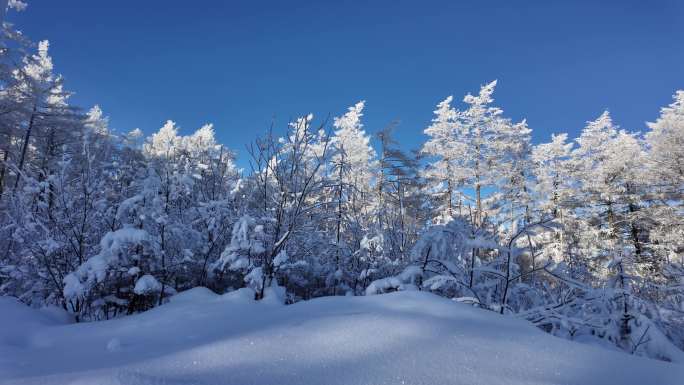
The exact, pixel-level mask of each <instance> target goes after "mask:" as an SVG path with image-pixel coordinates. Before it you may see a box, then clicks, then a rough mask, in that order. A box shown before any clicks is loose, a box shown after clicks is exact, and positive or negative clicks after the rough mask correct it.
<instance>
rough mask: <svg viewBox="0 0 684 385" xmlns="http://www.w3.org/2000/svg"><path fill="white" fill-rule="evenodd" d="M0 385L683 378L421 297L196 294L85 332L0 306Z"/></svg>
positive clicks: (584, 383) (50, 315)
mask: <svg viewBox="0 0 684 385" xmlns="http://www.w3.org/2000/svg"><path fill="white" fill-rule="evenodd" d="M0 383H2V384H35V385H38V384H41V385H42V384H72V385H81V384H83V385H86V384H97V385H100V384H101V385H109V384H112V385H114V384H116V385H120V384H131V385H138V384H139V385H161V384H207V385H209V384H240V385H248V384H269V385H271V384H278V385H283V384H298V385H303V384H345V385H351V384H430V385H438V384H487V385H494V384H581V385H590V384H602V385H603V384H620V385H627V384H649V385H656V384H672V385H681V384H683V383H684V366H681V365H678V364H672V363H666V362H660V361H655V360H649V359H645V358H639V357H634V356H630V355H627V354H624V353H620V352H613V351H609V350H605V349H602V348H598V347H593V346H588V345H584V344H580V343H574V342H570V341H565V340H562V339H559V338H555V337H552V336H550V335H547V334H545V333H543V332H541V331H539V330H537V329H535V328H534V327H532V326H530V325H528V324H526V323H525V322H523V321H519V320H514V319H511V318H509V317H504V316H500V315H498V314H494V313H492V312H487V311H483V310H478V309H475V308H471V307H469V306H467V305H464V304H459V303H455V302H453V301H450V300H447V299H444V298H440V297H437V296H434V295H431V294H427V293H422V292H400V293H393V294H385V295H379V296H370V297H328V298H320V299H316V300H312V301H307V302H301V303H298V304H295V305H291V306H282V305H277V304H273V303H268V302H259V303H256V302H254V301H252V300H251V299H250V294H249V293H248V292H246V291H237V292H233V293H230V294H227V295H223V296H219V295H215V294H213V293H211V292H210V291H209V290H207V289H203V288H196V289H193V290H190V291H188V292H185V293H182V294H179V295H178V296H176V297H174V298H173V299H172V301H171V302H170V303H169V304H166V305H164V306H161V307H158V308H156V309H153V310H151V311H148V312H146V313H143V314H138V315H134V316H130V317H124V318H120V319H116V320H112V321H105V322H94V323H83V324H70V323H68V319H66V318H65V317H64V316H63V315H62V314H61V313H60V312H58V311H46V310H42V311H37V310H33V309H29V308H27V307H25V306H24V305H22V304H19V303H18V302H16V301H14V300H12V299H10V298H0Z"/></svg>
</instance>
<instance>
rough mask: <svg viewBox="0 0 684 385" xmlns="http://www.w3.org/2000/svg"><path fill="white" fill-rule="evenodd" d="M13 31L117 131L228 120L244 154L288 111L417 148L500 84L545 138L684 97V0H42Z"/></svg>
mask: <svg viewBox="0 0 684 385" xmlns="http://www.w3.org/2000/svg"><path fill="white" fill-rule="evenodd" d="M8 20H9V21H11V22H14V23H15V24H16V26H17V28H18V29H20V30H22V31H23V32H24V33H25V34H26V35H28V36H29V37H30V38H31V39H33V40H34V41H37V40H41V39H48V40H50V42H51V54H52V56H53V58H54V62H55V66H56V69H57V72H60V73H61V74H63V75H64V77H65V78H66V85H67V88H68V89H70V90H72V91H74V92H75V93H76V95H75V96H74V98H73V101H74V102H75V103H76V104H78V105H81V106H83V107H90V106H92V105H93V104H100V105H101V107H102V108H103V110H104V111H105V113H106V114H107V115H109V116H110V119H111V120H110V121H111V126H112V127H113V128H114V129H116V130H118V131H128V130H130V129H133V128H136V127H139V128H141V129H142V130H143V131H144V132H145V133H151V132H153V131H155V130H157V129H158V128H159V127H161V126H162V124H163V122H164V121H165V120H167V119H172V120H174V121H176V122H177V123H178V124H179V125H180V126H181V127H182V130H181V132H182V133H189V132H191V131H193V130H194V129H196V128H199V127H200V126H201V125H202V124H203V123H206V122H212V123H214V125H215V128H216V132H217V136H218V138H219V140H220V141H221V142H222V143H224V144H226V145H228V146H229V147H231V148H233V149H235V150H237V151H238V152H239V153H241V155H242V156H241V157H242V159H241V162H240V163H241V164H244V163H243V162H244V161H245V151H244V148H245V147H244V146H245V144H246V143H247V142H248V141H250V140H252V139H254V137H255V136H256V135H257V134H258V133H261V132H263V131H265V130H266V129H267V128H268V126H269V125H270V122H271V121H272V119H273V118H274V117H275V120H276V124H277V127H280V128H281V129H282V128H284V127H285V124H286V123H287V121H288V120H289V119H290V118H292V117H294V116H298V115H303V114H306V113H308V112H313V113H314V115H315V116H317V117H318V118H325V117H326V116H327V115H328V114H330V115H332V116H336V115H340V114H342V113H343V112H344V111H345V110H346V108H347V107H348V106H349V105H352V104H353V103H355V102H357V101H358V100H362V99H364V100H366V103H367V104H366V115H365V120H364V122H365V126H366V129H367V131H369V132H376V131H377V130H378V129H380V128H382V127H383V126H384V125H386V124H388V123H389V122H391V121H393V120H395V119H398V120H400V125H399V126H398V129H397V136H398V138H399V139H400V140H401V141H402V143H403V145H404V146H405V147H406V148H411V147H418V146H420V144H421V143H422V142H423V141H424V140H425V137H424V135H423V133H422V130H423V129H424V128H425V127H426V126H427V125H428V124H429V121H430V119H431V118H432V111H433V110H434V107H435V105H436V104H437V103H438V102H439V101H440V100H442V99H444V98H445V97H446V96H448V95H451V94H453V95H454V96H455V99H456V100H459V101H460V100H461V99H462V97H463V95H465V94H466V93H468V92H473V93H474V92H477V91H478V90H479V86H480V85H481V84H484V83H486V82H488V81H491V80H493V79H498V80H499V85H498V87H497V91H496V92H495V94H494V97H495V99H496V104H497V105H498V106H500V107H501V108H503V110H504V112H505V114H506V115H507V116H509V117H511V118H513V119H515V120H519V119H521V118H527V120H528V123H529V125H530V127H531V128H532V129H533V130H534V134H533V140H534V141H535V142H540V141H546V140H548V138H549V137H550V134H551V133H554V132H563V131H564V132H568V133H569V134H570V135H571V137H574V136H576V135H577V134H578V132H579V130H580V129H581V128H582V127H583V125H584V122H585V121H587V120H590V119H594V118H596V117H597V116H598V115H599V114H600V113H601V112H602V110H603V109H606V108H607V109H609V110H610V111H611V113H612V114H613V118H614V120H615V121H616V122H617V123H618V124H619V125H620V126H621V127H623V128H626V129H629V130H633V131H643V130H644V128H645V125H644V122H645V121H650V120H654V119H655V118H656V117H657V114H658V110H659V108H660V107H661V106H663V105H666V104H669V103H670V101H671V95H672V94H673V93H674V91H675V90H676V89H682V88H684V1H682V0H672V1H665V0H663V1H658V0H654V1H636V0H634V1H632V0H622V1H564V2H561V1H549V0H547V1H505V0H503V1H378V0H374V1H366V2H361V1H355V2H354V1H334V2H333V1H322V0H319V1H262V0H257V1H215V0H193V1H187V0H185V1H174V0H164V1H152V0H150V1H140V0H136V1H134V0H117V1H93V0H61V1H54V0H30V1H29V7H28V9H27V10H26V11H25V12H22V13H16V12H12V13H11V14H10V15H9V16H8Z"/></svg>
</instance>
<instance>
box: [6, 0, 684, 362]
mask: <svg viewBox="0 0 684 385" xmlns="http://www.w3.org/2000/svg"><path fill="white" fill-rule="evenodd" d="M13 4H14V6H15V7H20V8H21V5H20V4H22V3H21V2H16V1H11V2H10V5H13ZM17 4H19V5H17ZM1 33H2V37H1V41H0V295H2V296H10V297H16V298H18V299H19V300H20V301H21V302H23V303H25V304H27V305H30V306H31V307H34V308H40V307H43V306H47V305H51V306H57V307H59V308H62V309H64V310H65V311H67V312H68V313H70V314H71V315H73V317H75V319H76V320H77V321H78V322H100V321H103V320H108V319H113V318H121V317H126V316H129V315H132V314H136V313H141V312H145V311H147V310H150V309H152V308H155V307H158V306H160V305H162V304H165V303H166V302H167V301H168V300H169V299H170V298H172V297H173V296H175V295H176V294H178V293H181V292H183V291H187V290H189V289H192V288H197V287H206V288H209V289H210V290H211V291H213V292H215V293H219V294H223V293H228V292H232V291H235V290H238V289H242V288H250V289H251V290H252V291H253V296H254V300H256V301H262V300H266V299H269V298H270V300H274V301H278V302H283V303H286V304H294V303H297V302H300V301H305V300H310V299H312V298H317V297H324V296H371V295H376V294H382V293H389V292H395V291H426V292H430V293H434V294H437V295H439V296H443V297H446V298H450V299H454V300H455V301H458V302H461V303H465V304H468V305H470V306H473V307H476V308H480V309H483V310H484V311H491V312H494V313H498V314H503V315H504V316H505V317H510V318H517V319H523V320H526V321H527V322H529V323H531V324H533V325H535V326H536V327H538V328H539V329H541V330H543V331H545V332H547V333H550V334H552V335H555V336H558V337H562V338H566V339H570V340H583V339H587V338H588V339H598V340H601V341H603V342H604V343H607V344H610V345H612V346H614V347H615V348H617V349H620V350H623V351H625V352H626V353H629V354H635V355H641V356H647V357H651V358H656V359H660V360H665V361H669V360H672V356H671V355H672V351H673V349H677V348H679V349H684V91H683V90H678V91H677V90H675V87H676V86H677V85H676V84H673V93H674V95H673V97H672V102H671V104H669V105H666V106H663V107H662V108H661V110H660V111H653V115H652V116H647V117H644V119H645V120H648V121H649V123H647V124H646V125H645V126H644V127H633V128H632V127H630V130H627V129H623V128H621V127H620V126H619V124H618V122H614V121H613V119H612V118H611V115H610V113H609V112H608V111H605V112H603V113H601V114H600V115H599V116H593V117H592V116H588V117H586V118H587V120H588V122H587V123H586V126H585V127H584V128H583V129H582V131H581V134H580V135H579V137H577V138H571V137H569V136H568V135H567V134H564V133H559V134H554V135H553V136H552V137H550V138H549V139H548V142H546V143H537V144H535V143H533V142H532V140H531V132H532V128H530V127H528V124H527V122H526V121H525V120H522V121H514V120H512V119H511V118H509V117H507V115H506V113H505V112H504V110H503V109H502V108H501V107H499V106H497V103H496V102H495V89H496V87H497V81H496V80H494V81H489V82H485V83H484V85H483V86H482V87H481V88H480V89H479V90H454V92H455V93H456V94H458V95H457V96H455V97H454V96H447V97H446V98H445V99H444V100H443V101H442V102H440V103H439V104H437V105H436V106H435V107H433V108H432V109H434V112H433V118H432V120H431V122H428V123H427V124H426V125H425V126H424V127H402V129H404V130H407V129H411V130H418V131H422V132H423V133H424V143H422V145H421V146H420V147H419V148H415V149H412V150H411V149H407V148H406V146H404V145H402V144H401V143H399V142H398V141H397V140H396V139H395V136H394V134H393V132H394V130H395V129H396V125H395V124H393V123H391V122H388V124H387V126H386V127H384V128H383V127H366V126H365V125H364V111H365V108H366V103H365V102H364V101H359V102H357V103H356V104H353V105H351V106H350V107H348V108H346V109H345V108H344V107H345V106H340V108H341V110H340V111H337V113H336V114H335V113H334V112H333V115H337V116H336V117H334V118H331V119H318V118H315V117H314V115H312V114H308V115H306V114H304V115H302V116H301V117H299V118H297V119H294V120H293V121H292V122H290V123H289V124H288V125H287V126H274V127H264V129H263V131H262V132H261V133H260V135H259V137H258V138H257V139H255V140H254V141H253V142H252V143H248V144H246V147H244V148H245V149H243V148H228V147H227V146H225V145H223V144H221V143H219V142H218V141H217V139H216V137H215V128H214V127H213V126H212V125H211V124H207V125H204V126H201V127H200V128H199V129H197V130H196V131H195V132H194V133H191V134H189V135H182V134H180V132H181V129H180V127H179V126H178V125H177V124H176V123H174V122H173V121H172V120H169V121H167V122H165V123H163V124H161V123H160V126H161V128H159V130H158V131H157V132H155V133H153V134H151V135H149V136H145V134H143V132H142V131H140V130H134V131H131V132H120V131H117V130H116V129H115V128H114V127H110V126H109V123H108V118H107V115H106V113H105V112H104V111H102V109H101V108H100V107H98V106H93V107H90V106H76V105H73V104H71V103H70V95H71V93H70V91H69V89H68V85H67V84H64V81H63V78H62V77H61V76H60V75H59V72H58V71H57V70H56V69H55V68H54V65H53V60H52V58H51V56H50V50H49V43H48V41H40V42H38V43H35V42H33V41H31V40H30V39H29V38H28V37H26V36H24V35H23V34H22V33H20V32H18V31H17V30H16V29H14V27H13V26H12V25H11V24H9V23H4V24H3V28H2V32H1ZM483 80H486V79H483ZM501 81H502V83H503V82H504V81H505V79H501ZM521 92H524V90H521ZM463 94H465V96H463V97H461V96H460V95H463ZM436 97H437V98H440V97H444V95H436ZM368 106H369V108H372V100H369V102H368ZM427 108H430V107H429V106H428V107H427ZM429 111H430V109H427V113H428V114H429ZM326 112H327V111H320V113H321V114H324V113H326ZM293 113H297V111H293ZM224 129H239V127H230V128H228V127H217V128H216V130H224ZM238 153H240V156H241V157H242V158H241V159H243V160H245V164H249V167H246V168H240V167H238V166H237V165H236V156H237V155H236V154H238Z"/></svg>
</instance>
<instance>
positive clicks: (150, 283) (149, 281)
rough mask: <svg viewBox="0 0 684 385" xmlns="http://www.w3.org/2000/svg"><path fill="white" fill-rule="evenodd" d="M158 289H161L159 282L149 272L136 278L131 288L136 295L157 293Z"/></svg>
mask: <svg viewBox="0 0 684 385" xmlns="http://www.w3.org/2000/svg"><path fill="white" fill-rule="evenodd" d="M159 291H161V283H159V281H157V280H156V279H155V278H154V277H153V276H151V275H149V274H145V275H143V276H142V277H140V278H138V280H137V281H136V282H135V287H134V288H133V292H134V293H135V294H138V295H146V294H152V293H158V292H159Z"/></svg>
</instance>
